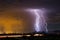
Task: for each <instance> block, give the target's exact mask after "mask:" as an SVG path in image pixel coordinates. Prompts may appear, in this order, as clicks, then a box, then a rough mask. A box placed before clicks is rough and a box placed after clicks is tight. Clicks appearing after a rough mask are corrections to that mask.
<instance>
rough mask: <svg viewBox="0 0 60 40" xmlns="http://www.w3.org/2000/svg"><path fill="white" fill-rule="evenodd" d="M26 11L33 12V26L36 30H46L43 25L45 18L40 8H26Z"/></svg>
mask: <svg viewBox="0 0 60 40" xmlns="http://www.w3.org/2000/svg"><path fill="white" fill-rule="evenodd" d="M28 11H30V12H32V13H34V14H35V17H36V19H35V23H34V28H35V31H36V32H39V31H40V32H41V31H44V29H45V31H46V32H47V27H46V25H45V27H43V25H44V24H46V22H45V19H44V15H43V13H44V10H41V9H28Z"/></svg>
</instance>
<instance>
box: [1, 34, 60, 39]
mask: <svg viewBox="0 0 60 40" xmlns="http://www.w3.org/2000/svg"><path fill="white" fill-rule="evenodd" d="M0 39H1V40H5V39H7V40H60V33H50V34H49V33H27V34H25V33H24V34H15V33H13V34H0Z"/></svg>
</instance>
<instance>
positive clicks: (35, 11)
mask: <svg viewBox="0 0 60 40" xmlns="http://www.w3.org/2000/svg"><path fill="white" fill-rule="evenodd" d="M37 11H38V10H34V13H35V15H36V20H35V30H36V31H37V32H39V31H40V29H41V28H40V27H39V19H40V15H39V14H38V12H37Z"/></svg>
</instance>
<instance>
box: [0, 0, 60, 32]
mask: <svg viewBox="0 0 60 40" xmlns="http://www.w3.org/2000/svg"><path fill="white" fill-rule="evenodd" d="M26 8H38V9H40V8H45V9H47V10H49V11H47V14H46V16H47V19H46V21H47V23H48V30H49V31H54V30H60V1H59V0H0V21H2V22H3V23H2V22H0V24H1V23H2V24H1V25H5V26H3V28H4V30H5V31H4V32H6V31H7V30H8V28H9V27H8V26H9V25H10V23H11V22H12V24H11V25H10V26H11V28H14V27H15V24H16V23H18V24H19V25H17V26H21V27H18V28H20V29H19V30H17V29H18V28H16V27H15V28H16V30H13V29H11V28H10V29H11V31H12V30H13V31H12V32H15V31H16V32H20V33H21V32H33V31H34V28H33V22H34V16H33V15H31V14H28V12H25V11H23V10H22V9H26ZM6 20H7V21H8V22H6ZM17 20H18V21H17ZM10 21H11V22H10ZM16 21H17V22H16ZM14 22H15V24H14ZM8 23H9V24H8ZM20 24H21V25H20ZM22 24H23V25H22ZM12 26H13V27H12ZM6 27H7V28H6ZM11 31H10V32H11ZM7 32H8V31H7Z"/></svg>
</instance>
